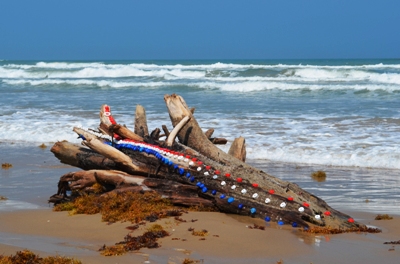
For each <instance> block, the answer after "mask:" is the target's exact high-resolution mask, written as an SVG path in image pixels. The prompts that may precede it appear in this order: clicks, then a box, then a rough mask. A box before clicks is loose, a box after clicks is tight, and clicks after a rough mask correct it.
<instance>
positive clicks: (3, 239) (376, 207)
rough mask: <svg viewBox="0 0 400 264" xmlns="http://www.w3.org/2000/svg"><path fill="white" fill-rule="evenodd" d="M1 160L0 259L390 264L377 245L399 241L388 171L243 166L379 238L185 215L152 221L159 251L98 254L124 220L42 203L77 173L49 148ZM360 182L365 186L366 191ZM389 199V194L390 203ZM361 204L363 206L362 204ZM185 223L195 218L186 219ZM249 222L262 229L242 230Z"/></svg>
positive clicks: (392, 256)
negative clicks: (26, 253) (320, 178)
mask: <svg viewBox="0 0 400 264" xmlns="http://www.w3.org/2000/svg"><path fill="white" fill-rule="evenodd" d="M5 149H6V146H5V145H3V144H0V150H5ZM4 153H5V152H4ZM0 159H1V162H2V163H4V162H9V163H11V164H13V167H12V168H10V169H7V170H5V169H2V170H0V195H1V196H5V197H6V198H8V200H6V201H0V223H1V225H0V254H3V255H11V254H15V253H16V251H18V250H23V249H29V250H31V251H33V252H34V253H37V254H39V255H40V256H42V257H44V256H48V255H56V254H58V255H61V256H67V257H74V258H75V259H78V260H80V261H82V263H84V264H86V263H100V264H102V263H110V262H113V263H182V261H183V260H184V259H185V258H190V259H193V260H203V262H204V263H233V264H235V263H238V264H239V263H243V262H251V263H273V264H275V263H277V262H278V261H281V260H282V261H283V263H285V264H287V263H293V264H298V263H305V264H309V263H310V262H312V263H324V264H325V263H335V264H336V263H359V262H362V263H366V264H372V263H374V264H375V263H379V262H382V263H389V264H391V263H398V259H400V247H399V246H398V245H384V244H383V242H389V241H398V240H399V239H400V211H399V210H398V208H399V207H398V204H399V202H400V201H398V199H397V198H396V197H397V196H396V195H397V194H396V193H397V192H398V187H397V186H398V183H397V185H396V181H397V180H396V179H397V178H394V176H393V175H391V174H390V173H389V174H388V173H387V174H382V171H380V170H372V172H371V171H368V170H367V169H359V168H357V169H354V168H353V169H352V168H348V169H343V168H335V167H326V166H312V165H306V166H302V165H300V164H294V165H293V164H291V165H290V164H289V165H288V164H281V163H274V162H270V161H260V160H251V161H249V162H248V163H249V164H251V165H253V166H255V167H257V168H260V169H262V170H264V171H265V172H267V173H269V174H271V175H273V176H275V177H278V178H281V179H283V180H287V181H291V182H296V183H297V184H299V185H300V186H301V187H302V188H304V189H306V190H309V191H310V192H312V193H314V194H315V195H317V196H320V197H322V198H323V199H324V200H325V201H326V202H327V203H328V204H330V205H331V206H332V207H333V208H335V209H337V210H340V211H342V212H344V213H347V214H349V215H351V216H352V217H353V218H355V219H356V220H357V221H360V222H362V223H364V224H367V225H370V226H372V227H375V226H376V227H378V228H381V229H382V233H379V234H354V233H352V234H339V235H309V234H304V233H302V232H299V231H298V230H296V229H293V228H292V227H290V226H283V227H282V226H279V227H278V226H276V225H274V224H273V223H270V224H268V223H265V222H264V221H263V220H260V219H253V218H250V217H240V216H236V215H226V214H223V213H205V212H190V213H189V214H184V215H183V216H182V218H183V219H185V220H187V222H186V223H176V221H175V220H174V219H173V218H167V219H162V220H159V221H158V222H157V223H160V224H161V225H162V226H163V227H165V228H166V230H167V231H169V232H170V233H171V235H170V236H167V237H165V238H163V239H160V240H159V242H160V244H161V247H160V248H157V249H141V250H140V251H139V252H137V253H127V254H125V255H122V256H114V257H104V256H102V255H100V252H98V249H99V248H100V247H102V246H103V245H104V244H106V245H107V246H111V245H114V244H115V243H117V242H119V241H122V240H123V239H124V236H125V235H127V234H128V233H129V232H130V231H129V230H128V229H126V227H127V226H129V225H131V224H130V223H114V224H111V225H108V224H107V223H104V222H101V217H100V215H74V216H68V214H67V213H66V212H53V211H52V210H51V208H50V207H49V206H48V204H47V199H48V198H49V197H50V196H51V195H52V194H54V193H56V192H57V182H58V180H59V178H60V176H61V175H63V174H64V173H67V172H71V171H76V170H79V169H78V168H74V167H71V166H69V165H64V164H61V163H60V162H59V161H58V160H57V159H56V158H55V157H54V156H53V155H52V154H51V153H50V152H49V147H48V148H46V149H42V148H39V147H32V146H26V147H15V148H11V149H7V157H6V156H2V157H0ZM319 168H324V169H325V170H326V171H327V172H328V173H329V174H328V176H327V180H326V182H322V183H319V182H318V183H316V182H315V181H312V180H311V179H310V172H311V171H312V170H315V169H319ZM368 173H369V174H368ZM367 174H368V175H367ZM366 175H367V176H366ZM395 176H397V177H398V175H395ZM293 177H295V178H293ZM365 182H368V185H369V186H365V185H364V183H365ZM377 193H378V194H379V195H377ZM374 195H375V196H374ZM390 195H393V197H394V198H393V200H392V201H390V199H391V196H390ZM365 199H370V202H369V203H366V202H365ZM396 199H397V200H396ZM388 201H389V202H388ZM332 203H333V204H334V205H332ZM28 208H34V209H28ZM378 213H385V214H386V213H387V214H389V215H390V216H393V217H394V219H393V220H381V221H376V220H373V219H374V218H375V216H376V215H377V214H378ZM192 219H197V221H195V222H191V220H192ZM254 223H257V224H258V225H262V226H266V229H265V230H264V231H263V230H257V229H250V228H248V227H246V226H249V225H250V226H252V225H253V224H254ZM150 225H151V223H147V224H146V225H145V226H143V227H141V228H140V229H139V230H135V231H134V232H133V235H134V236H137V235H141V234H142V233H143V230H144V229H145V228H147V227H149V226H150ZM189 228H195V229H196V230H202V229H207V230H208V231H209V235H208V236H207V237H206V240H199V237H194V236H192V235H191V233H190V232H188V229H189ZM173 238H175V239H176V240H173Z"/></svg>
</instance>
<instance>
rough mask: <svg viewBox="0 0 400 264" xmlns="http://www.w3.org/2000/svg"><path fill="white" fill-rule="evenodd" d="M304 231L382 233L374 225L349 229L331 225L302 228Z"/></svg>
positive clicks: (313, 232)
mask: <svg viewBox="0 0 400 264" xmlns="http://www.w3.org/2000/svg"><path fill="white" fill-rule="evenodd" d="M300 230H301V231H302V232H305V233H311V234H342V233H381V232H382V230H380V229H379V228H372V227H352V228H347V229H340V228H331V227H312V228H308V229H300Z"/></svg>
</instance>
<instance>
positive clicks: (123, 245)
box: [99, 224, 169, 256]
mask: <svg viewBox="0 0 400 264" xmlns="http://www.w3.org/2000/svg"><path fill="white" fill-rule="evenodd" d="M166 236H169V233H168V232H167V231H165V230H164V229H163V227H162V226H161V225H159V224H154V225H152V226H150V227H149V228H148V229H147V231H146V232H145V233H144V234H143V235H140V236H135V237H134V236H131V235H130V234H128V235H126V236H125V238H124V241H121V242H118V243H116V244H115V246H106V245H104V246H103V247H102V248H100V250H99V251H101V254H102V255H104V256H116V255H122V254H124V253H126V252H129V251H136V250H139V249H141V248H158V247H159V246H160V245H159V244H158V242H157V240H158V239H159V238H163V237H166Z"/></svg>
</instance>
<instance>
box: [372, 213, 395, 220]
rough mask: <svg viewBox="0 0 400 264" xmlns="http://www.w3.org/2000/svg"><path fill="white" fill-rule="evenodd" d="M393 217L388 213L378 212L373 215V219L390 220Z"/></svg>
mask: <svg viewBox="0 0 400 264" xmlns="http://www.w3.org/2000/svg"><path fill="white" fill-rule="evenodd" d="M392 219H393V217H391V216H389V215H388V214H378V215H377V216H376V217H375V220H392Z"/></svg>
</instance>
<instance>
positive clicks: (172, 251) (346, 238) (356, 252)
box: [0, 209, 400, 264]
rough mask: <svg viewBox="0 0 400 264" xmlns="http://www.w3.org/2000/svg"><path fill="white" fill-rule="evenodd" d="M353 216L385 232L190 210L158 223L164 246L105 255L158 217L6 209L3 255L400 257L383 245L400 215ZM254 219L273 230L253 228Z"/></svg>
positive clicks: (399, 235) (399, 233) (143, 259)
mask: <svg viewBox="0 0 400 264" xmlns="http://www.w3.org/2000/svg"><path fill="white" fill-rule="evenodd" d="M353 215H354V216H355V217H356V218H357V219H359V220H360V222H362V223H365V224H367V225H369V226H373V227H378V228H380V229H382V233H378V234H367V233H360V234H357V233H346V234H338V235H312V234H305V233H303V232H301V231H299V229H294V228H291V227H288V226H284V227H279V226H277V225H274V224H266V223H265V222H264V221H262V220H259V219H253V218H250V217H239V216H236V215H226V214H223V213H215V212H212V213H209V212H189V213H187V214H183V215H182V217H181V218H182V219H184V220H186V221H187V222H179V221H176V220H174V218H165V219H161V220H158V221H156V222H155V223H158V224H161V225H162V226H163V227H164V228H165V229H166V230H167V231H168V232H170V234H171V235H170V236H167V237H165V238H162V239H160V240H158V242H159V243H160V244H161V247H160V248H157V249H141V250H139V251H138V252H135V253H127V254H125V255H122V256H113V257H104V256H102V255H100V252H98V249H99V248H100V247H101V246H103V245H104V244H105V245H107V246H111V245H114V244H115V243H117V242H119V241H122V240H123V238H124V236H125V235H127V234H128V233H131V232H132V235H134V236H136V235H141V234H142V233H143V232H144V230H145V229H146V228H148V227H149V226H151V225H152V224H153V223H149V222H147V223H146V225H144V226H141V227H140V228H139V229H138V230H135V231H130V230H128V229H126V227H127V226H130V225H132V224H131V223H127V222H125V223H120V222H118V223H113V224H107V223H105V222H101V218H100V215H99V214H96V215H73V216H69V215H68V213H67V212H53V211H52V210H51V209H45V210H43V209H40V210H21V211H13V212H1V213H0V222H1V223H2V224H1V226H0V234H1V236H0V237H1V238H0V254H3V255H11V254H15V252H16V251H18V250H23V249H29V250H31V251H33V252H35V253H37V254H39V255H40V256H48V255H55V254H58V255H60V256H67V257H73V258H75V259H78V260H81V261H82V262H83V263H110V261H112V262H115V263H132V261H133V262H134V263H182V261H183V260H184V259H185V258H190V259H193V260H203V261H204V263H243V262H245V261H251V262H252V263H277V262H278V261H281V260H282V261H283V262H284V263H311V262H312V263H354V262H356V263H361V262H362V263H367V264H369V263H371V264H372V263H379V262H382V263H393V264H394V263H398V259H399V257H400V247H399V246H398V245H385V244H383V243H384V242H389V241H397V240H399V239H400V216H394V219H392V220H379V221H378V220H374V218H375V215H373V214H369V213H353ZM192 220H196V221H194V222H192ZM254 223H257V224H259V225H263V226H265V227H266V228H265V230H258V229H250V228H248V226H252V225H253V224H254ZM189 228H194V229H195V230H202V229H206V230H207V231H208V232H209V235H208V236H206V237H205V240H200V238H199V237H196V236H193V235H191V232H189V231H188V229H189Z"/></svg>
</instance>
